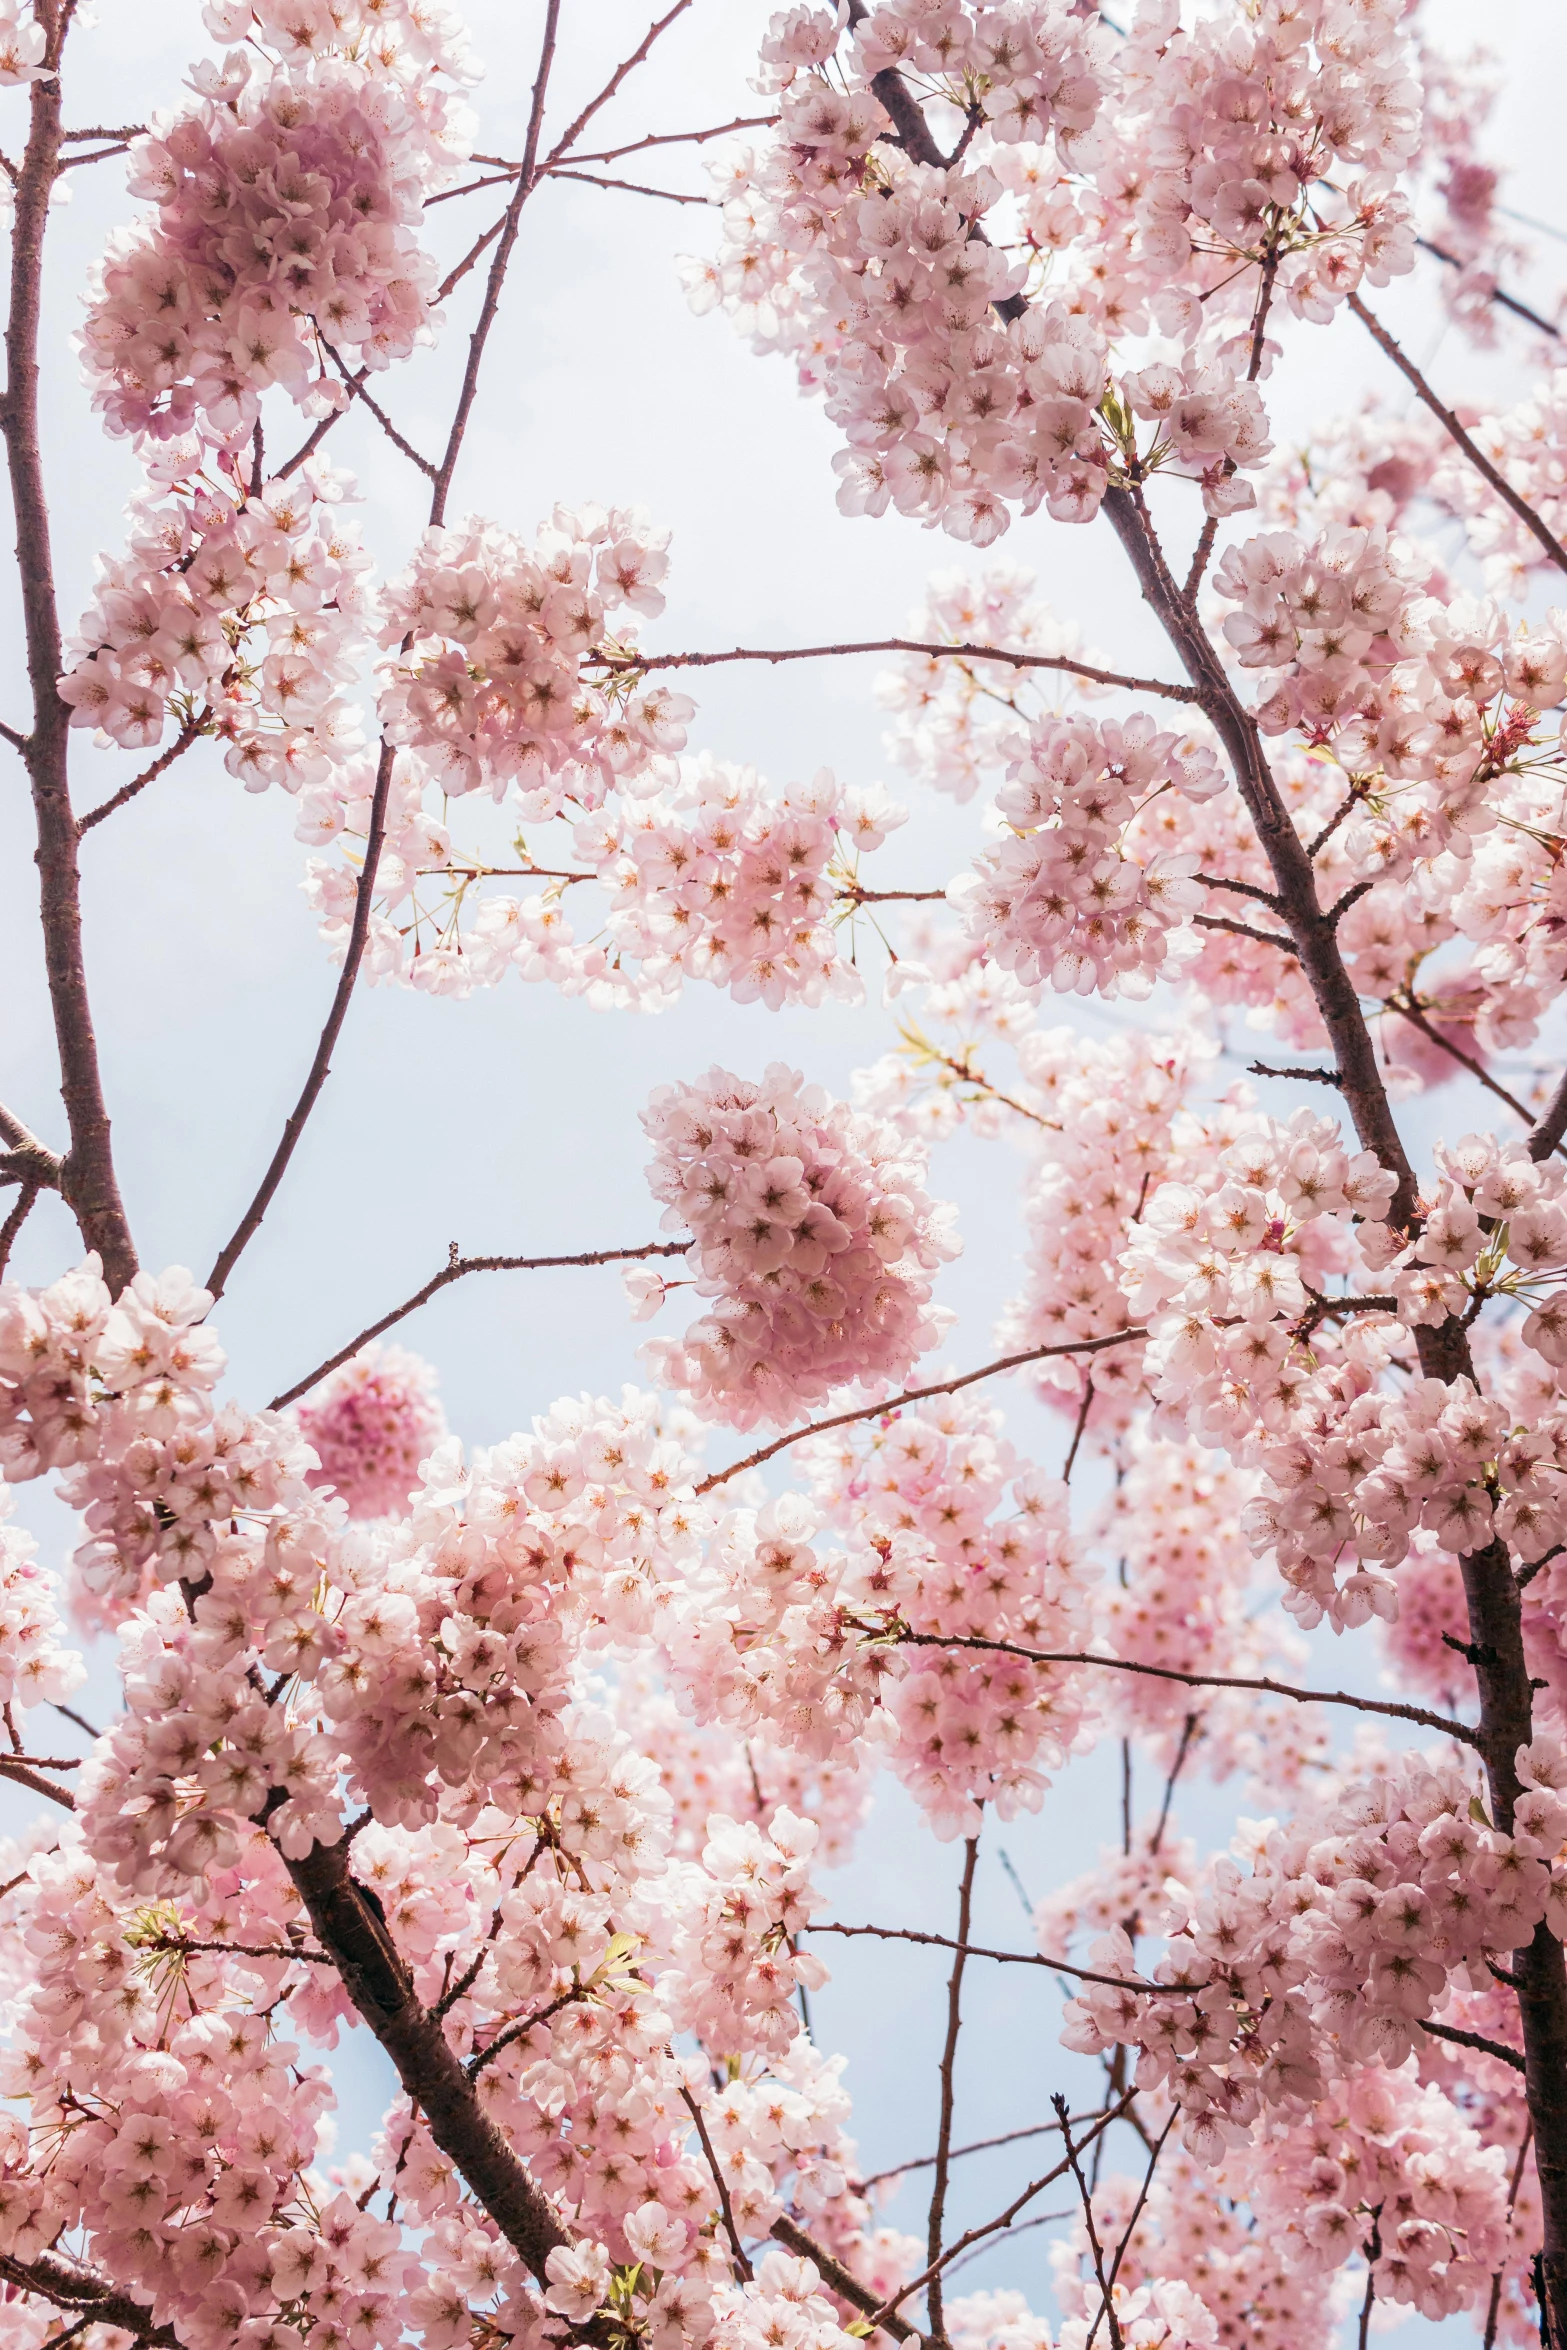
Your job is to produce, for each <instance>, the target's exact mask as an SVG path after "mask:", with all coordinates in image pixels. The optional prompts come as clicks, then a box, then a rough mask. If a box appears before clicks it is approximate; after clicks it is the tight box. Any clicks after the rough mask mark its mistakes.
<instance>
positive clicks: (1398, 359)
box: [1349, 294, 1567, 571]
mask: <svg viewBox="0 0 1567 2350" xmlns="http://www.w3.org/2000/svg"><path fill="white" fill-rule="evenodd" d="M1349 307H1350V309H1351V310H1353V312H1354V313H1355V316H1356V317H1357V318H1358V319H1359V321H1360V323H1361V325H1362V326H1363V327H1364V328H1365V329H1366V332H1367V333H1368V334H1369V335H1370V336H1371V338H1372V340H1373V342H1375V343H1376V344H1377V345H1378V347H1379V348H1380V349H1381V350H1382V351H1384V352H1385V353H1386V355H1387V357H1388V358H1389V359H1391V360H1392V362H1393V365H1394V366H1395V367H1396V368H1397V369H1398V372H1399V374H1400V375H1401V376H1403V378H1404V380H1405V381H1406V383H1409V384H1412V385H1413V386H1414V390H1415V395H1416V397H1417V399H1420V400H1422V401H1423V402H1424V403H1425V405H1426V407H1428V408H1429V409H1430V411H1431V413H1432V415H1433V416H1434V417H1435V418H1436V420H1437V422H1438V423H1439V424H1440V425H1441V426H1442V428H1443V430H1444V431H1445V432H1446V433H1447V434H1448V435H1449V437H1450V438H1451V439H1452V440H1454V441H1456V442H1457V444H1458V446H1459V448H1460V449H1462V451H1463V453H1464V455H1465V456H1466V457H1467V458H1468V460H1469V462H1470V464H1471V465H1472V466H1473V467H1474V469H1475V471H1476V473H1478V474H1479V476H1480V478H1481V480H1482V481H1485V482H1488V483H1489V484H1490V486H1491V488H1492V489H1493V490H1494V491H1495V492H1496V494H1497V496H1498V497H1499V498H1500V499H1501V501H1502V503H1503V505H1504V506H1508V507H1510V508H1511V509H1512V511H1513V513H1514V514H1516V515H1517V517H1518V519H1519V521H1520V522H1521V523H1522V524H1523V526H1524V529H1525V530H1526V531H1528V532H1529V534H1530V536H1531V537H1532V538H1534V539H1537V540H1538V542H1539V544H1540V545H1541V546H1542V547H1543V548H1544V550H1545V552H1546V554H1547V555H1548V556H1549V558H1550V560H1551V561H1552V562H1553V563H1554V564H1555V565H1556V568H1557V570H1558V571H1567V547H1564V546H1563V545H1562V543H1561V540H1560V539H1559V538H1557V537H1556V535H1555V533H1554V532H1553V531H1551V530H1550V529H1548V528H1547V526H1546V525H1545V523H1543V522H1542V521H1541V519H1540V517H1539V515H1538V514H1536V512H1535V510H1534V508H1533V507H1532V506H1531V505H1530V503H1529V501H1528V499H1527V498H1524V497H1520V496H1519V494H1518V492H1517V491H1516V490H1515V489H1514V488H1513V485H1512V483H1511V482H1510V481H1509V480H1508V479H1507V476H1506V475H1505V474H1504V473H1499V472H1498V471H1497V469H1496V467H1495V466H1494V465H1493V464H1492V463H1491V460H1490V458H1489V457H1488V456H1487V455H1486V453H1485V451H1484V450H1483V449H1482V448H1480V447H1479V446H1478V444H1477V443H1476V442H1474V441H1473V440H1471V439H1470V437H1469V435H1468V433H1466V432H1465V430H1464V428H1463V426H1462V425H1461V424H1460V423H1459V421H1458V419H1457V417H1456V416H1455V415H1454V414H1453V411H1452V409H1451V408H1448V407H1445V406H1444V405H1443V403H1442V402H1441V401H1440V400H1439V399H1438V398H1437V396H1436V394H1435V392H1433V391H1432V389H1431V386H1430V385H1429V384H1428V383H1427V382H1426V379H1425V377H1424V376H1423V375H1422V374H1421V372H1420V370H1419V368H1418V367H1417V366H1416V365H1415V363H1414V361H1413V360H1412V359H1410V358H1408V357H1407V356H1406V355H1405V353H1404V352H1403V351H1402V350H1401V349H1400V347H1399V345H1398V344H1397V343H1396V342H1395V341H1394V340H1393V337H1392V336H1391V335H1390V334H1389V333H1388V331H1387V328H1386V327H1385V326H1384V325H1383V324H1382V322H1381V320H1380V319H1378V318H1376V317H1374V316H1373V315H1372V313H1371V312H1370V311H1369V310H1368V309H1367V308H1366V305H1365V304H1364V302H1362V300H1361V299H1360V296H1359V295H1358V294H1351V295H1350V296H1349Z"/></svg>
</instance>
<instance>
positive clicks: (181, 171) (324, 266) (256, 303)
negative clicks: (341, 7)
mask: <svg viewBox="0 0 1567 2350" xmlns="http://www.w3.org/2000/svg"><path fill="white" fill-rule="evenodd" d="M209 13H212V12H209ZM215 13H216V14H218V15H219V16H220V18H222V19H223V20H225V21H224V23H223V31H224V33H225V34H226V36H227V37H228V38H229V39H230V40H231V41H233V42H234V43H235V44H236V46H235V47H233V48H231V49H230V50H229V51H228V54H227V57H226V59H225V62H224V65H223V67H222V69H221V71H220V72H219V73H217V74H212V75H210V76H209V79H210V81H211V91H210V94H208V95H204V96H202V97H201V98H200V100H199V101H198V103H197V104H196V105H195V106H194V107H191V108H189V109H187V110H186V111H184V112H182V113H179V114H176V115H169V116H164V117H162V118H161V119H158V120H156V121H155V122H154V124H153V126H152V128H151V129H150V131H149V132H148V133H147V134H146V135H145V136H144V137H142V138H139V139H137V141H136V142H135V145H134V149H133V156H132V169H131V192H132V194H133V195H138V196H144V197H149V198H151V199H152V201H153V204H154V206H155V209H154V211H153V212H152V213H151V214H149V215H148V216H147V217H146V218H144V219H143V220H142V221H141V222H140V223H139V224H138V225H137V226H136V227H135V228H134V229H131V230H128V231H125V232H122V233H121V234H120V235H119V236H118V237H117V238H116V240H115V242H114V243H113V244H112V245H111V246H110V249H109V251H108V253H107V254H106V256H105V258H104V261H103V263H102V265H101V268H100V271H99V276H98V281H97V282H96V283H95V284H94V286H93V288H92V289H91V292H90V294H89V297H88V305H87V321H86V325H85V327H84V328H83V332H82V348H83V352H84V355H85V358H86V362H87V370H88V377H89V381H90V382H91V383H92V384H93V387H94V394H95V398H96V402H97V405H98V406H99V407H100V408H101V409H102V411H103V415H104V420H105V422H106V424H107V425H108V427H109V429H110V431H111V432H119V433H131V434H135V435H138V436H141V435H147V436H150V437H151V438H153V439H155V440H167V439H170V438H172V437H174V436H176V435H178V434H181V433H184V432H187V431H192V430H193V431H195V432H196V433H198V434H199V435H200V437H201V438H202V439H203V440H205V441H207V442H209V443H211V444H213V445H215V446H217V447H221V448H232V447H235V446H236V445H238V444H239V443H241V442H243V441H246V440H248V439H249V438H250V436H251V434H252V432H253V431H254V429H255V426H256V422H257V419H258V417H259V414H260V405H261V399H262V396H263V394H264V393H266V392H267V391H269V390H270V389H271V388H272V387H273V386H277V387H278V388H280V389H281V390H283V391H285V392H287V393H288V394H289V395H290V397H291V398H292V399H294V400H295V401H296V402H297V403H298V404H299V406H300V407H302V408H304V409H305V410H306V412H307V413H315V414H318V415H319V414H322V413H328V414H329V413H330V412H331V411H332V410H333V409H334V408H336V407H338V406H340V405H341V404H342V402H343V401H344V400H346V399H347V398H348V396H349V394H348V392H347V391H346V390H345V388H344V380H343V379H344V378H345V377H346V376H347V375H348V374H349V372H350V370H351V368H352V366H353V365H354V364H356V363H357V364H358V365H360V366H363V367H369V368H374V369H380V368H385V367H387V366H389V365H390V364H391V363H392V362H393V361H394V360H397V359H402V358H406V357H407V356H408V354H409V353H410V352H411V351H412V350H413V348H414V347H415V345H416V343H419V342H428V341H429V340H431V338H432V335H433V332H434V328H435V326H436V324H437V323H438V313H437V312H436V310H435V307H434V292H435V280H436V267H435V263H434V261H433V259H432V258H431V257H430V256H429V255H428V254H427V253H426V252H424V250H423V249H422V248H421V246H420V244H419V241H418V237H417V234H416V230H417V225H418V221H419V215H420V210H421V207H422V204H423V201H424V199H425V197H426V196H427V195H428V194H430V193H433V192H434V190H435V189H436V188H437V187H438V186H439V185H440V184H441V182H442V181H443V179H445V178H446V177H448V176H449V174H450V171H451V168H452V166H453V165H454V164H456V163H458V162H460V161H461V160H462V157H463V155H464V153H465V151H466V143H467V112H466V108H465V107H464V106H463V105H462V104H461V102H460V101H458V100H456V99H455V98H454V95H453V93H452V91H451V88H450V76H449V74H448V75H447V76H445V77H444V78H443V76H442V72H441V68H442V66H443V65H446V64H447V63H448V62H449V61H448V60H447V59H446V58H445V57H444V56H443V55H442V53H441V49H440V45H439V42H437V43H436V44H435V45H434V48H433V50H432V49H431V48H429V47H427V48H426V53H425V57H424V58H423V59H422V60H421V61H420V64H421V67H422V69H423V70H421V71H419V72H418V74H417V78H416V79H414V80H413V81H412V82H411V83H410V80H409V79H408V77H407V76H406V74H405V72H404V71H402V70H400V69H401V68H402V66H403V64H404V58H405V55H406V53H405V52H404V50H403V49H402V47H401V45H400V44H398V43H397V42H396V40H395V35H394V38H393V41H392V42H391V43H390V44H389V45H388V46H387V47H386V48H385V49H384V50H381V51H380V52H379V53H378V50H377V46H376V44H375V43H374V41H373V40H372V41H370V42H369V43H366V42H365V41H364V39H363V38H361V40H360V41H359V42H357V43H356V42H354V41H353V40H352V36H351V34H350V33H349V28H348V27H347V26H346V25H342V26H340V28H339V39H340V40H341V41H342V50H341V51H340V52H339V53H338V54H337V55H327V56H322V55H321V54H320V53H319V51H318V49H317V46H316V43H315V42H312V41H309V40H308V39H307V40H301V41H300V42H299V44H298V46H299V48H300V49H302V50H303V52H304V56H303V58H302V60H301V67H296V66H295V65H294V64H293V62H292V61H290V60H288V58H287V55H286V47H287V46H293V44H286V46H285V61H284V62H282V63H280V64H276V65H272V66H271V67H270V69H268V67H267V65H266V64H265V62H262V63H260V64H258V56H259V58H260V59H261V60H262V61H265V58H266V52H265V51H264V50H258V48H256V47H252V46H249V45H246V46H240V45H238V44H241V43H244V42H245V41H246V36H247V34H249V32H250V31H251V28H252V25H253V23H254V21H255V20H254V18H253V16H252V11H251V9H250V7H249V6H244V5H236V6H233V7H230V8H226V9H222V10H219V11H217V12H215ZM270 13H271V11H270V10H267V11H264V12H263V20H262V24H261V26H260V28H258V29H260V30H262V31H263V34H265V32H267V31H269V30H270V29H271V28H270V27H268V26H267V25H266V23H265V17H266V16H267V15H269V14H270ZM278 14H279V16H280V17H281V16H283V15H284V12H282V11H279V12H278ZM279 29H280V30H281V29H282V27H281V26H280V28H279ZM324 32H325V23H324V20H323V23H322V25H321V26H320V28H319V30H318V33H317V41H319V40H320V38H321V34H322V33H324ZM345 35H348V37H347V38H344V36H345ZM329 361H331V362H333V364H329Z"/></svg>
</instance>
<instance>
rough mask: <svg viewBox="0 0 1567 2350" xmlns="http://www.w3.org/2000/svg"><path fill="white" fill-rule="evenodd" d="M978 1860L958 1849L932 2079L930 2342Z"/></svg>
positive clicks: (972, 1847)
mask: <svg viewBox="0 0 1567 2350" xmlns="http://www.w3.org/2000/svg"><path fill="white" fill-rule="evenodd" d="M978 1861H979V1838H978V1837H977V1836H969V1837H966V1838H965V1839H964V1844H963V1876H962V1880H961V1882H960V1884H959V1886H958V1938H957V1941H956V1943H955V1944H954V1946H953V1957H952V1972H951V1974H950V1975H949V1976H948V1978H947V2033H946V2038H945V2040H944V2041H943V2042H942V2049H941V2062H940V2065H939V2067H938V2069H937V2078H938V2080H939V2081H940V2084H941V2104H940V2119H939V2123H938V2126H937V2131H936V2161H935V2172H936V2176H935V2179H934V2180H933V2182H932V2184H931V2190H930V2215H929V2218H928V2219H927V2221H926V2226H925V2257H926V2258H927V2260H929V2261H930V2262H931V2263H932V2272H931V2280H930V2286H929V2289H928V2291H927V2292H926V2296H925V2307H926V2312H927V2323H928V2324H929V2326H930V2331H931V2338H932V2340H933V2341H937V2342H944V2341H945V2340H946V2338H947V2322H946V2318H945V2317H944V2315H943V2313H942V2306H941V2269H940V2266H939V2263H940V2260H941V2238H942V2230H943V2228H944V2226H945V2224H946V2216H947V2179H948V2176H949V2173H950V2170H951V2164H952V2116H953V2109H954V2092H953V2075H954V2070H955V2067H956V2065H957V2057H958V2034H959V2032H960V2031H961V2030H962V2028H963V1968H964V1965H965V1963H966V1961H967V1958H968V1933H969V1920H970V1917H971V1916H972V1914H973V1908H974V1870H975V1867H976V1866H977V1864H978Z"/></svg>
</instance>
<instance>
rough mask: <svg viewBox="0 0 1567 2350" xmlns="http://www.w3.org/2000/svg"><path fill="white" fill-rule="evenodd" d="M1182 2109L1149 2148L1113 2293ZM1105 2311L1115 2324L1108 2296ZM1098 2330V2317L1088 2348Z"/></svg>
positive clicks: (1174, 2110) (1113, 2270) (1114, 2268)
mask: <svg viewBox="0 0 1567 2350" xmlns="http://www.w3.org/2000/svg"><path fill="white" fill-rule="evenodd" d="M1064 2102H1065V2100H1063V2103H1064ZM1180 2110H1181V2109H1180V2107H1179V2106H1178V2105H1175V2106H1172V2107H1171V2109H1170V2118H1169V2120H1168V2121H1167V2122H1166V2123H1165V2125H1164V2128H1163V2129H1162V2130H1161V2131H1160V2132H1159V2135H1158V2137H1157V2138H1156V2139H1155V2140H1154V2142H1153V2145H1152V2147H1151V2148H1150V2149H1149V2153H1148V2168H1147V2170H1146V2171H1145V2172H1144V2173H1143V2183H1142V2187H1141V2189H1140V2190H1139V2193H1138V2197H1137V2201H1136V2202H1135V2203H1134V2204H1133V2205H1132V2215H1131V2217H1130V2219H1129V2220H1128V2221H1127V2223H1126V2225H1125V2227H1124V2228H1123V2229H1122V2230H1121V2239H1120V2242H1119V2243H1118V2244H1117V2245H1116V2248H1115V2258H1114V2259H1113V2260H1112V2261H1111V2263H1110V2286H1109V2290H1110V2292H1111V2293H1113V2292H1114V2291H1115V2280H1116V2278H1117V2277H1118V2276H1119V2275H1120V2273H1121V2263H1122V2261H1123V2260H1124V2259H1125V2258H1126V2253H1127V2247H1128V2245H1129V2244H1130V2243H1131V2241H1132V2238H1133V2236H1134V2235H1135V2234H1136V2232H1137V2223H1138V2221H1139V2220H1140V2219H1141V2218H1142V2216H1143V2205H1144V2204H1145V2203H1146V2202H1147V2200H1148V2195H1149V2190H1150V2189H1151V2187H1152V2186H1153V2175H1154V2172H1155V2171H1156V2170H1157V2169H1158V2167H1159V2157H1160V2155H1161V2154H1162V2153H1163V2152H1164V2148H1165V2141H1166V2139H1167V2138H1168V2137H1169V2135H1170V2132H1171V2131H1172V2130H1173V2129H1174V2127H1175V2124H1176V2120H1177V2117H1178V2116H1179V2114H1180ZM1104 2313H1105V2314H1106V2315H1107V2316H1108V2317H1109V2319H1110V2322H1111V2325H1112V2326H1114V2324H1115V2310H1114V2307H1113V2305H1112V2303H1111V2302H1110V2300H1109V2299H1108V2298H1107V2299H1106V2302H1105V2312H1104ZM1098 2331H1099V2320H1098V2318H1097V2317H1096V2318H1095V2320H1094V2322H1093V2324H1092V2326H1091V2327H1090V2328H1089V2333H1088V2342H1087V2346H1086V2350H1094V2336H1095V2335H1096V2334H1097V2333H1098Z"/></svg>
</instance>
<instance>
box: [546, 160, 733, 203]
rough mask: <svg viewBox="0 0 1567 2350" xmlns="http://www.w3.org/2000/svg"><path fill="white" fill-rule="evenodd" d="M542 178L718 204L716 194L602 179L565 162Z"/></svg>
mask: <svg viewBox="0 0 1567 2350" xmlns="http://www.w3.org/2000/svg"><path fill="white" fill-rule="evenodd" d="M539 177H540V179H546V178H548V179H552V180H576V181H577V182H578V183H579V185H580V186H582V187H584V188H619V189H621V190H622V191H623V192H624V193H625V194H626V195H628V196H662V198H663V200H664V202H665V203H666V204H705V205H706V206H707V207H708V209H709V210H711V209H712V207H713V206H714V205H716V204H717V202H718V198H717V197H716V196H687V195H682V194H681V193H680V191H679V190H678V189H675V188H650V187H647V186H645V185H644V183H643V182H642V181H640V180H609V179H600V178H599V177H598V175H597V174H596V173H595V172H591V171H570V170H568V169H567V167H566V165H565V164H563V163H555V164H551V165H549V166H548V167H547V168H546V170H544V171H541V172H540V174H539Z"/></svg>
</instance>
